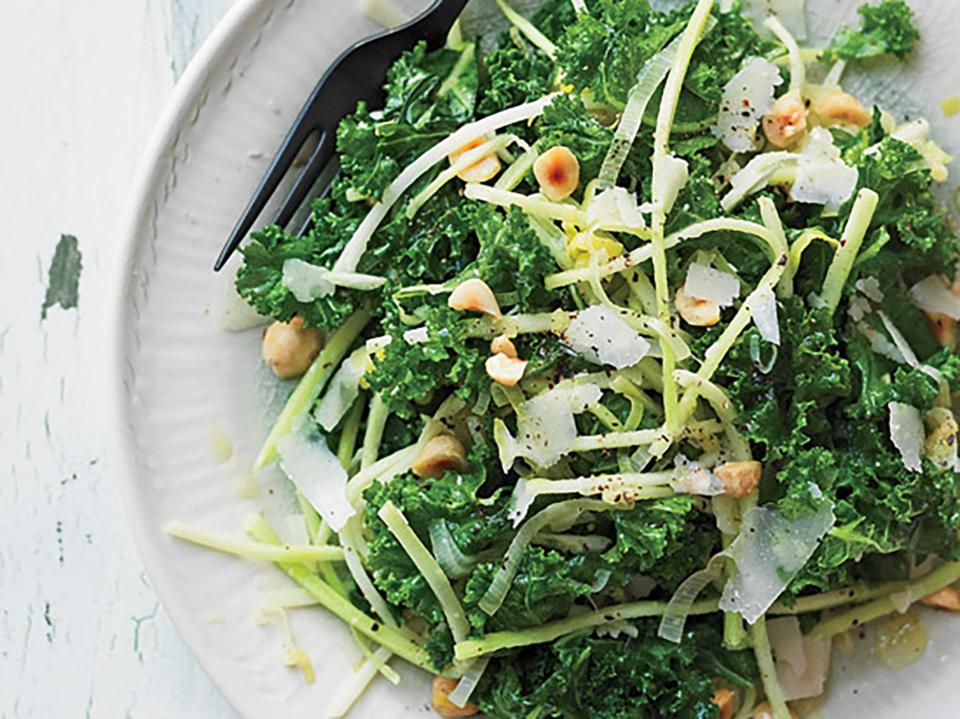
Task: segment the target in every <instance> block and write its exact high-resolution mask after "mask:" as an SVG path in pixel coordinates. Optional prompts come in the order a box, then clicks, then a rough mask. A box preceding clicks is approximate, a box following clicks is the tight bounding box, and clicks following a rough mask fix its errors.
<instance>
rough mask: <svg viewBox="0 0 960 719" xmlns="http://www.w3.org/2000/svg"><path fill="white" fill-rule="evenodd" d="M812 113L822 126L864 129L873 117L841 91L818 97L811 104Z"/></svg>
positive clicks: (857, 102) (857, 101) (852, 98)
mask: <svg viewBox="0 0 960 719" xmlns="http://www.w3.org/2000/svg"><path fill="white" fill-rule="evenodd" d="M813 113H814V114H815V115H816V116H817V117H818V118H819V119H820V122H821V123H822V124H824V125H827V126H830V125H856V126H857V127H866V126H867V125H869V124H870V123H871V122H873V115H872V114H871V113H870V111H869V110H868V109H867V108H865V107H864V106H863V105H862V104H860V101H859V100H858V99H857V98H855V97H854V96H853V95H851V94H850V93H847V92H843V90H834V91H831V92H828V93H825V94H823V95H821V96H820V97H818V98H817V99H816V100H815V101H814V103H813Z"/></svg>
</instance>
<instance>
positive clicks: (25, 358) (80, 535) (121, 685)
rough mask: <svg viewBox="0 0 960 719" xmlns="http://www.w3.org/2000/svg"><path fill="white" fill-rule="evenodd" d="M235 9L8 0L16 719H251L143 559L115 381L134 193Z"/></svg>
mask: <svg viewBox="0 0 960 719" xmlns="http://www.w3.org/2000/svg"><path fill="white" fill-rule="evenodd" d="M232 1H233V0H80V1H78V0H29V2H12V0H8V1H6V2H3V3H0V88H2V91H3V101H2V103H0V148H2V154H0V157H2V161H0V208H2V211H0V217H2V234H3V237H2V239H0V719H26V718H28V717H36V718H37V719H73V718H74V717H87V718H92V719H100V718H103V719H119V718H121V717H131V718H133V719H153V718H157V719H160V718H161V717H162V718H163V719H192V718H197V719H200V718H202V719H219V718H221V717H224V718H225V717H233V716H235V715H234V713H233V711H232V710H231V709H230V708H229V707H228V706H227V704H226V702H225V701H224V700H223V699H222V697H221V696H220V695H219V693H218V692H217V690H216V689H215V688H214V687H213V686H212V685H211V683H210V681H209V680H208V679H207V677H206V676H205V675H204V673H203V672H202V671H201V669H200V668H199V667H198V666H197V664H196V663H195V662H194V660H193V659H192V657H191V656H190V654H189V653H188V651H187V649H186V647H185V646H184V644H183V643H182V641H181V640H180V637H179V636H178V634H177V632H176V630H175V629H174V627H173V626H172V625H171V623H170V621H169V619H168V618H167V617H166V616H165V614H164V611H163V609H162V607H161V606H160V604H159V603H158V601H157V598H156V595H155V594H154V592H153V590H152V589H151V587H150V583H149V581H148V579H147V577H146V575H145V573H144V571H143V567H142V565H141V562H140V559H139V557H138V555H137V551H136V548H135V547H134V546H133V544H132V539H131V536H130V533H129V532H128V529H127V526H126V520H125V518H124V516H123V513H122V510H121V506H120V501H119V497H118V489H117V478H116V476H115V471H114V467H113V466H111V462H110V459H109V454H110V452H109V449H110V448H109V447H108V446H107V443H108V439H107V438H108V437H109V436H110V433H109V432H108V431H107V427H106V426H105V425H106V422H107V421H108V420H107V412H106V407H107V405H108V404H109V402H108V400H107V399H106V397H107V393H106V392H105V389H104V383H105V377H104V376H103V371H104V370H103V367H104V366H106V361H105V360H106V357H107V356H108V353H109V352H110V351H111V348H110V347H107V346H105V340H104V337H105V332H104V327H105V325H106V323H107V321H108V319H107V318H108V317H109V306H108V304H109V302H110V297H111V292H112V290H111V288H110V286H109V281H110V277H109V274H110V272H111V271H112V268H113V265H114V262H113V256H114V253H116V252H117V242H118V237H117V231H118V220H119V217H120V213H121V210H122V207H123V204H124V202H125V194H126V190H127V188H128V186H129V185H130V182H131V179H132V177H133V174H134V170H135V167H136V165H137V162H138V160H139V154H140V151H141V149H142V148H143V147H144V145H145V143H146V141H147V138H148V136H149V133H150V131H151V129H152V126H153V123H154V121H155V120H156V118H157V116H158V114H159V112H160V110H161V108H162V106H163V104H164V102H165V101H166V99H167V97H168V95H169V94H170V91H171V89H172V87H173V85H174V83H175V81H176V79H177V77H178V75H179V74H180V73H181V72H182V70H183V68H184V66H185V65H186V63H187V62H188V61H189V58H190V56H191V55H192V53H193V51H194V50H195V49H196V47H197V46H198V45H199V44H200V43H201V42H202V41H203V39H204V38H205V37H206V35H207V33H208V32H209V31H210V29H211V28H212V27H213V25H214V24H215V23H216V22H217V20H219V18H220V17H221V15H222V14H223V13H224V12H225V11H226V10H227V9H228V8H229V6H230V5H231V4H232ZM61 235H71V236H73V237H76V238H77V241H76V250H77V251H78V252H79V254H80V256H81V262H82V271H81V272H80V274H79V286H78V290H79V293H78V302H77V306H76V307H70V306H71V305H72V304H73V297H72V294H73V293H72V287H71V285H72V281H73V279H74V277H75V276H76V272H75V270H76V264H77V263H76V252H74V251H73V241H72V240H65V241H63V242H62V243H61V242H60V238H61ZM58 244H60V245H61V248H60V252H61V258H65V259H66V262H65V263H64V266H65V267H66V270H67V271H66V273H65V274H63V276H58V273H57V272H56V271H55V272H54V275H55V276H54V277H53V286H52V291H51V292H49V293H48V287H49V283H50V279H51V278H50V275H49V269H50V267H51V263H52V260H53V258H54V255H55V251H56V249H57V247H58ZM45 300H47V302H45ZM58 302H59V304H57V303H58ZM45 303H46V304H50V303H54V304H53V306H51V307H50V308H49V309H47V310H46V313H45V315H46V316H45V318H44V317H43V314H44V313H43V311H42V308H43V306H44V304H45ZM61 304H63V305H66V306H67V308H64V307H62V306H61Z"/></svg>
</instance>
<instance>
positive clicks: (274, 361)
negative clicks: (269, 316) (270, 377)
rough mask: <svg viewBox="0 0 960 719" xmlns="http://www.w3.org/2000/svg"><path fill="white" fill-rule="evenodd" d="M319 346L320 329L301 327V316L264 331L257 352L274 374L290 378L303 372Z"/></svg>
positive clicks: (320, 344) (276, 323)
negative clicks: (258, 351)
mask: <svg viewBox="0 0 960 719" xmlns="http://www.w3.org/2000/svg"><path fill="white" fill-rule="evenodd" d="M322 346H323V338H322V337H321V335H320V332H319V331H318V330H315V329H309V330H306V329H304V328H303V317H294V318H293V319H292V320H290V321H289V322H274V323H273V324H272V325H270V326H269V327H268V328H267V329H266V330H264V332H263V339H262V343H261V346H260V352H261V354H262V355H263V361H264V362H266V363H267V364H268V365H269V366H270V369H272V370H273V373H274V374H275V375H276V376H277V377H279V378H280V379H291V378H292V377H298V376H300V375H302V374H303V373H304V372H306V371H307V369H308V368H309V367H310V364H311V363H312V362H313V360H314V359H315V358H316V356H317V355H318V354H319V353H320V348H321V347H322Z"/></svg>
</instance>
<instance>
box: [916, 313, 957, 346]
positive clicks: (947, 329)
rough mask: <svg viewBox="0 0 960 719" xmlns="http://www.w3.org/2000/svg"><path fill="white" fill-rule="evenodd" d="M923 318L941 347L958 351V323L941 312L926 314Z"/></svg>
mask: <svg viewBox="0 0 960 719" xmlns="http://www.w3.org/2000/svg"><path fill="white" fill-rule="evenodd" d="M923 316H924V319H926V321H927V327H929V328H930V334H932V335H933V336H934V337H936V338H937V342H939V343H940V346H941V347H947V348H948V349H950V350H956V349H957V321H956V320H955V319H953V317H948V316H947V315H942V314H940V313H939V312H924V313H923Z"/></svg>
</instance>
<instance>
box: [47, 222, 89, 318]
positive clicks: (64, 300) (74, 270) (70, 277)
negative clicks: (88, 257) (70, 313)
mask: <svg viewBox="0 0 960 719" xmlns="http://www.w3.org/2000/svg"><path fill="white" fill-rule="evenodd" d="M82 271H83V258H82V256H81V254H80V247H79V243H78V242H77V238H76V237H74V236H73V235H60V241H59V242H58V243H57V249H56V250H55V251H54V253H53V259H52V260H51V261H50V269H49V270H48V271H47V277H48V279H47V294H46V296H45V297H44V298H43V306H42V307H41V308H40V317H41V318H42V319H47V310H49V309H50V308H51V307H53V306H55V305H60V307H62V308H63V309H65V310H70V309H73V308H74V307H76V306H77V303H78V302H79V301H80V296H79V295H80V293H79V285H80V273H81V272H82Z"/></svg>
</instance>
